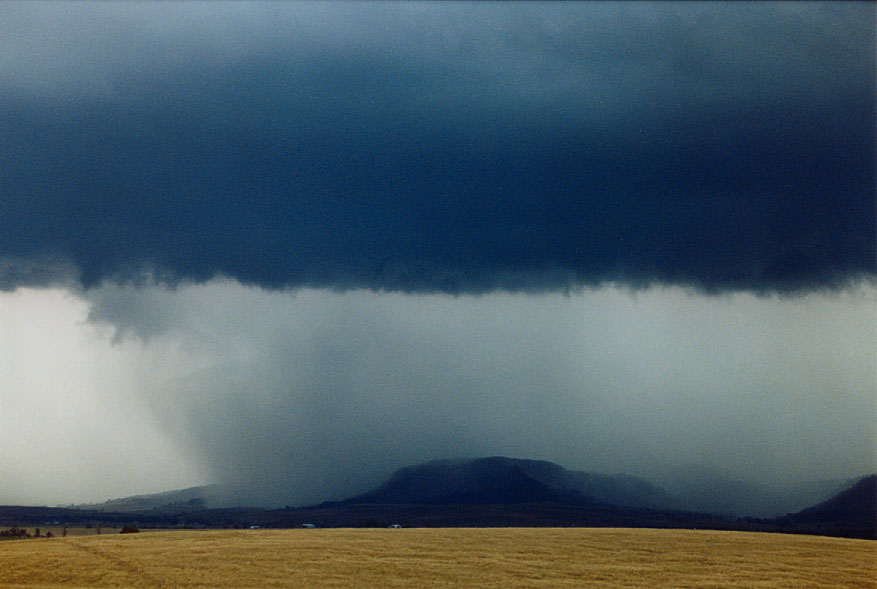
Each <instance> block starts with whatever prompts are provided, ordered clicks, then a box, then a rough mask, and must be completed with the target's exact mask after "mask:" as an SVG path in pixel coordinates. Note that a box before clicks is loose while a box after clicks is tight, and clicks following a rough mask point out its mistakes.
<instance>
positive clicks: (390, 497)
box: [339, 456, 678, 509]
mask: <svg viewBox="0 0 877 589" xmlns="http://www.w3.org/2000/svg"><path fill="white" fill-rule="evenodd" d="M536 502H553V503H565V504H576V505H587V504H611V505H618V506H627V507H648V508H661V509H671V508H675V507H678V502H677V501H676V500H675V499H674V498H673V497H672V496H670V495H669V494H668V493H667V492H666V491H664V490H663V489H661V488H659V487H657V486H655V485H653V484H652V483H649V482H648V481H646V480H644V479H639V478H637V477H632V476H629V475H604V474H596V473H589V472H581V471H570V470H567V469H565V468H563V467H562V466H559V465H557V464H554V463H552V462H547V461H544V460H521V459H515V458H506V457H502V456H494V457H490V458H474V459H467V460H436V461H433V462H427V463H425V464H419V465H415V466H408V467H405V468H402V469H399V470H397V471H396V472H395V473H393V475H392V476H391V477H390V478H389V480H387V481H386V482H385V483H384V484H382V485H381V486H379V487H378V488H377V489H374V490H373V491H370V492H368V493H365V494H363V495H358V496H356V497H351V498H350V499H347V500H345V501H342V502H339V503H342V504H396V505H404V504H475V505H477V504H509V503H536Z"/></svg>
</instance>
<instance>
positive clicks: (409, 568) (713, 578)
mask: <svg viewBox="0 0 877 589" xmlns="http://www.w3.org/2000/svg"><path fill="white" fill-rule="evenodd" d="M875 567H877V543H875V542H872V541H867V540H850V539H842V538H826V537H816V536H792V535H783V534H758V533H747V532H716V531H694V530H637V529H617V528H616V529H612V528H610V529H606V528H563V529H557V528H553V529H552V528H498V529H496V528H495V529H485V528H470V529H460V528H441V529H401V530H389V529H387V530H385V529H326V530H240V531H238V530H221V531H185V532H152V533H140V534H129V535H113V536H110V535H101V536H75V537H71V536H68V537H67V538H51V539H32V540H16V541H7V542H0V587H90V588H97V587H266V586H274V587H277V586H291V587H353V586H357V587H447V586H466V587H497V586H500V587H502V586H506V587H582V586H589V587H796V588H797V587H875V586H877V570H875Z"/></svg>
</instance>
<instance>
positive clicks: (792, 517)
mask: <svg viewBox="0 0 877 589" xmlns="http://www.w3.org/2000/svg"><path fill="white" fill-rule="evenodd" d="M775 521H776V523H778V524H779V525H782V526H791V527H796V528H802V527H806V528H810V529H814V528H815V529H817V530H818V529H819V528H826V529H840V528H843V529H845V530H848V531H859V532H861V534H859V536H860V537H865V538H875V537H877V475H871V476H867V477H865V478H863V479H861V480H860V481H859V482H857V483H856V484H854V485H853V486H852V487H850V488H848V489H846V490H845V491H842V492H840V493H838V494H837V495H835V496H834V497H832V498H830V499H828V500H826V501H823V502H822V503H819V504H817V505H814V506H812V507H808V508H807V509H803V510H801V511H799V512H797V513H791V514H789V515H786V516H783V517H779V518H777V519H776V520H775ZM846 535H849V534H846Z"/></svg>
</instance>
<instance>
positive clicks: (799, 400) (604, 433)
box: [0, 280, 877, 505]
mask: <svg viewBox="0 0 877 589" xmlns="http://www.w3.org/2000/svg"><path fill="white" fill-rule="evenodd" d="M875 300H877V292H875V290H874V288H873V287H866V286H862V287H860V288H858V289H856V290H854V291H848V292H843V293H834V294H810V295H807V296H801V297H795V298H777V297H756V296H753V295H748V294H737V295H728V296H722V297H712V296H702V295H698V294H691V293H688V292H686V291H684V290H681V289H676V288H668V289H650V290H641V291H637V292H633V293H632V292H630V291H628V290H624V289H615V288H603V289H599V290H583V291H581V292H575V293H572V294H570V295H566V296H565V295H560V294H542V295H525V294H492V295H484V296H456V297H454V296H446V295H405V294H398V293H389V294H388V293H376V292H371V291H352V292H346V293H340V292H333V291H327V290H307V289H305V290H297V291H266V290H262V289H259V288H255V287H245V286H242V285H240V284H238V283H237V282H233V281H225V280H214V281H211V282H208V283H205V284H200V285H181V286H178V287H177V288H175V289H170V288H167V287H164V286H147V287H143V286H140V287H138V288H135V287H133V286H128V287H121V286H117V285H112V284H106V285H104V286H102V287H100V288H98V289H94V290H91V291H88V292H86V293H85V294H79V295H76V294H71V293H69V292H66V291H61V290H28V289H19V290H17V291H14V292H11V293H0V472H2V473H3V477H2V479H0V503H28V504H40V503H42V504H54V503H69V502H74V501H76V502H82V501H91V500H103V499H106V498H108V497H116V496H122V495H127V494H136V493H144V492H153V491H161V490H166V489H169V488H179V487H184V486H189V485H194V484H200V483H204V482H209V481H217V482H220V483H224V484H226V485H228V486H229V487H231V488H233V489H235V495H234V498H235V499H238V500H240V501H242V502H246V503H256V504H264V505H284V504H293V505H301V504H307V503H313V502H317V501H322V500H326V499H337V498H341V497H344V496H346V495H349V494H352V493H355V492H359V491H363V490H366V489H367V488H369V487H370V486H372V485H374V484H376V483H378V482H379V481H380V480H381V479H382V478H383V477H384V476H386V475H387V474H388V473H389V472H391V471H392V470H394V469H395V468H397V467H399V466H403V465H406V464H410V463H414V462H419V461H422V460H428V459H433V458H443V457H455V456H458V457H462V456H478V455H496V454H502V455H508V456H514V457H525V458H539V459H546V460H553V461H556V462H559V463H560V464H562V465H564V466H567V467H569V468H574V469H592V470H600V471H607V472H629V473H632V474H643V475H646V476H650V475H651V476H654V475H656V474H658V473H659V472H660V471H661V470H662V469H664V468H666V467H671V466H677V465H683V464H688V463H700V464H705V465H709V466H712V467H715V468H717V469H720V470H722V471H724V472H726V473H728V474H730V475H733V476H741V477H755V478H760V479H762V480H767V481H770V482H784V481H787V480H792V479H818V478H828V477H847V476H854V475H859V474H863V473H865V472H869V471H873V470H875V468H877V466H875V465H877V451H875V436H874V426H873V424H874V423H875V422H877V405H875V396H874V382H875V354H877V343H875V338H874V334H875V312H874V303H875Z"/></svg>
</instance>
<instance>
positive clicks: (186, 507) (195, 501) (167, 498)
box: [70, 485, 215, 513]
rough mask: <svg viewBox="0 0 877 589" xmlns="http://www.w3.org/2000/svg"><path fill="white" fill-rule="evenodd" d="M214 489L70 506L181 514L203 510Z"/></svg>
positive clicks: (169, 492) (102, 509)
mask: <svg viewBox="0 0 877 589" xmlns="http://www.w3.org/2000/svg"><path fill="white" fill-rule="evenodd" d="M214 490H215V487H214V486H213V485H206V486H201V487H189V488H188V489H178V490H174V491H165V492H163V493H151V494H147V495H133V496H131V497H122V498H119V499H108V500H107V501H104V502H103V503H84V504H81V505H71V506H70V507H71V508H73V509H86V510H92V511H104V512H115V513H128V512H134V511H138V512H139V511H155V510H161V511H166V512H182V511H190V510H197V509H204V508H206V507H208V504H209V503H210V501H209V499H210V497H211V496H212V495H213V492H214Z"/></svg>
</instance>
